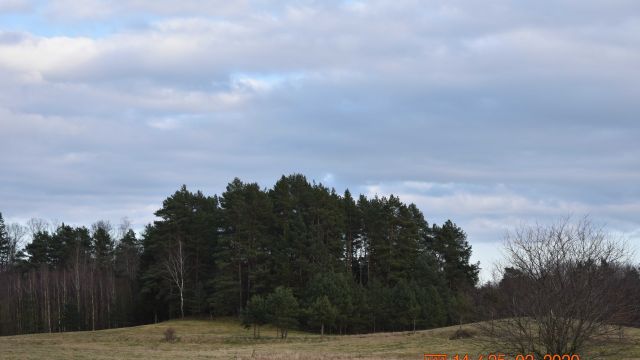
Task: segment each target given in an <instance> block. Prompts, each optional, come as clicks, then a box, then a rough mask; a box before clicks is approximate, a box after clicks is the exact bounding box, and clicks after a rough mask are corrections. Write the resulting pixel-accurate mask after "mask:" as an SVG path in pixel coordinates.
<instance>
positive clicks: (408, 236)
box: [0, 174, 478, 337]
mask: <svg viewBox="0 0 640 360" xmlns="http://www.w3.org/2000/svg"><path fill="white" fill-rule="evenodd" d="M356 199H357V200H356ZM356 199H354V197H353V196H352V194H351V193H350V192H349V191H348V190H347V191H345V192H344V195H342V196H341V195H339V194H338V193H336V191H335V190H334V189H329V188H327V187H325V186H323V185H322V184H316V183H314V182H309V181H308V180H307V179H306V178H305V177H304V176H303V175H300V174H294V175H290V176H282V177H281V178H280V179H279V180H278V181H277V182H276V183H275V184H274V186H273V188H271V189H262V188H260V186H259V185H258V184H256V183H245V182H242V181H241V180H240V179H237V178H236V179H234V180H233V181H232V182H231V183H229V184H228V186H227V187H226V189H225V191H224V192H223V193H222V194H221V195H220V197H218V196H213V197H210V196H205V195H204V194H203V193H202V192H200V191H196V192H192V191H189V190H188V189H187V188H186V186H184V185H183V186H182V187H180V189H178V191H176V192H175V193H174V194H172V195H171V196H169V197H168V198H167V199H165V200H164V201H163V203H162V207H161V208H160V209H159V210H158V211H156V212H155V215H156V216H157V218H158V219H157V220H156V221H154V222H153V223H152V224H149V225H147V226H146V228H145V230H144V231H143V232H142V233H141V234H140V235H139V236H136V234H135V233H134V232H133V231H132V230H128V229H127V228H126V227H124V228H120V232H119V235H118V236H116V235H114V232H113V231H111V226H110V225H109V223H107V222H104V221H100V222H97V223H96V224H94V226H93V227H92V228H91V231H89V230H88V229H87V228H84V227H81V228H74V227H71V226H68V225H65V224H62V225H61V226H59V227H58V228H57V229H56V230H55V231H54V232H53V233H50V232H47V231H45V230H41V231H38V232H36V234H34V236H33V239H32V241H31V243H29V244H28V245H26V247H25V248H24V250H23V252H24V256H22V260H21V263H20V264H19V266H16V267H15V269H16V271H15V275H12V276H15V277H14V278H11V279H12V281H16V282H17V283H18V285H19V287H21V289H23V290H22V291H23V292H25V294H28V296H26V295H25V296H24V298H21V299H20V304H22V305H21V306H23V308H22V309H21V311H19V312H16V314H14V315H11V316H12V318H11V319H12V320H11V321H15V323H16V324H20V328H18V326H16V330H12V331H13V332H24V331H26V329H31V330H30V331H41V330H49V326H51V327H52V329H57V327H56V326H60V327H61V328H64V329H71V328H78V329H83V330H84V329H93V328H102V327H111V326H124V325H130V324H135V323H148V322H155V321H162V320H167V319H170V318H175V317H179V316H181V315H182V313H183V312H184V315H185V316H230V315H231V316H240V317H241V319H242V321H243V324H245V325H246V326H254V331H255V333H256V336H258V335H259V326H260V325H262V324H264V323H265V322H270V323H273V324H274V325H275V326H276V327H277V328H278V329H279V330H278V331H279V334H280V336H282V337H286V334H287V330H288V329H291V328H295V327H298V326H300V327H302V328H304V329H307V330H314V331H317V330H320V332H321V333H323V332H324V331H325V330H326V331H331V332H332V333H339V334H343V333H361V332H370V331H391V330H408V329H416V328H429V327H436V326H443V325H448V324H453V323H458V322H460V321H461V320H462V321H466V319H468V318H469V319H470V317H468V316H467V313H468V312H469V308H470V304H471V302H470V301H469V297H468V296H466V295H467V294H468V293H470V292H471V290H472V289H473V287H474V285H475V284H476V282H477V278H478V265H477V264H469V259H470V256H471V247H470V246H469V244H468V242H467V239H466V234H465V233H464V231H462V229H460V228H459V227H457V226H456V225H455V224H454V223H453V222H451V221H447V222H446V223H445V224H443V225H442V226H438V225H431V226H430V225H429V224H428V223H427V221H426V220H425V219H424V216H423V214H422V213H421V211H420V210H419V209H418V208H417V207H416V206H415V205H414V204H405V203H403V202H402V201H401V200H400V199H399V198H398V197H396V196H393V195H392V196H389V197H378V196H375V197H373V198H370V199H369V198H367V197H365V196H363V195H360V196H358V197H357V198H356ZM0 219H1V217H0ZM1 224H2V221H0V257H1V256H2V251H3V250H2V249H3V248H2V244H3V242H2V241H3V240H2V236H3V235H2V226H1ZM177 248H178V249H181V252H180V254H181V256H180V259H182V260H183V264H184V266H183V267H182V268H181V274H180V276H179V279H178V280H176V278H175V277H174V276H172V275H171V271H170V267H169V266H168V264H170V260H172V259H174V260H175V255H176V253H175V250H176V249H177ZM0 260H1V259H0ZM51 279H55V281H56V282H57V284H61V285H60V286H59V288H55V289H54V288H47V287H46V286H44V284H46V283H47V281H49V282H50V281H52V280H51ZM33 284H35V285H33ZM76 284H78V285H76ZM35 286H38V287H41V288H38V290H37V291H35V290H32V288H33V287H35ZM56 291H57V293H64V294H65V296H66V298H64V297H63V298H64V302H63V303H61V304H58V305H57V306H55V308H56V309H57V311H58V312H59V314H57V313H56V315H55V316H56V317H57V318H51V319H50V318H47V317H46V316H45V315H44V313H43V309H46V308H47V307H46V306H45V305H43V302H44V301H51V296H50V293H54V292H56ZM2 296H3V295H2V293H0V297H2ZM1 301H2V299H1V298H0V303H1ZM56 301H57V300H56ZM298 302H299V303H298ZM28 304H33V306H32V307H27V305H28ZM29 306H31V305H29ZM300 307H301V308H302V309H304V311H300V309H299V308H300ZM76 315H78V318H76ZM2 316H3V315H2V314H0V320H2V319H1V318H2ZM50 322H51V324H52V325H49V323H50ZM56 324H61V325H56ZM0 331H2V330H0Z"/></svg>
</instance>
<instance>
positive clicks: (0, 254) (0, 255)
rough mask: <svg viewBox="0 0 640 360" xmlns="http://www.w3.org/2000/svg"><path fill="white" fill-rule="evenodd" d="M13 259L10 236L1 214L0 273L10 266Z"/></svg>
mask: <svg viewBox="0 0 640 360" xmlns="http://www.w3.org/2000/svg"><path fill="white" fill-rule="evenodd" d="M12 257H13V256H12V254H11V243H10V239H9V234H8V233H7V227H6V226H5V223H4V218H3V217H2V213H0V272H1V271H3V270H4V269H6V268H7V267H8V266H9V261H10V259H11V258H12Z"/></svg>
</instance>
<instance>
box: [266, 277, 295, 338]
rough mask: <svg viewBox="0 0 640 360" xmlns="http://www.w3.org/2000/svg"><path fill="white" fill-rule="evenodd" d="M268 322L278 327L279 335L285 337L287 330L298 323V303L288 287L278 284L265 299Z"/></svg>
mask: <svg viewBox="0 0 640 360" xmlns="http://www.w3.org/2000/svg"><path fill="white" fill-rule="evenodd" d="M266 303H267V309H268V314H269V322H270V323H272V324H273V325H275V326H276V327H277V328H278V331H279V333H280V337H281V338H283V339H286V338H287V334H288V330H289V329H291V328H293V327H295V326H297V325H298V319H297V317H298V314H299V311H300V309H299V305H298V300H297V299H296V298H295V296H293V291H291V289H289V288H285V287H282V286H278V287H277V288H276V289H275V290H274V292H273V293H271V294H269V296H268V297H267V300H266Z"/></svg>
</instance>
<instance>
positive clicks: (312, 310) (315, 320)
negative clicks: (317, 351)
mask: <svg viewBox="0 0 640 360" xmlns="http://www.w3.org/2000/svg"><path fill="white" fill-rule="evenodd" d="M308 313H309V319H310V320H311V323H312V324H315V325H318V326H320V335H321V336H324V329H325V326H331V325H333V324H334V322H335V320H336V316H337V315H338V309H336V307H335V306H333V304H331V301H329V298H328V297H327V296H326V295H325V296H321V297H319V298H317V299H316V300H315V301H314V302H313V303H312V304H311V306H310V307H309V310H308Z"/></svg>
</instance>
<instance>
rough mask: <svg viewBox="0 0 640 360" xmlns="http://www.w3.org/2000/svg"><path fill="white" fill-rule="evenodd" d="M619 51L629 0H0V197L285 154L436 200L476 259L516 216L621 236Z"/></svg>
mask: <svg viewBox="0 0 640 360" xmlns="http://www.w3.org/2000/svg"><path fill="white" fill-rule="evenodd" d="M639 64H640V2H638V1H636V0H628V1H627V0H608V1H594V0H556V1H545V0H541V1H516V0H513V1H506V0H491V1H472V0H468V1H457V0H446V1H445V0H442V1H435V0H392V1H377V0H374V1H336V0H325V1H312V0H301V1H267V0H254V1H252V0H238V1H227V0H224V1H218V0H215V1H197V0H182V1H168V0H130V1H116V0H85V1H81V2H79V1H75V0H51V1H37V0H33V1H29V0H0V79H1V80H0V154H2V155H1V156H0V212H2V214H3V215H4V217H5V219H6V220H7V221H8V222H25V221H26V220H28V219H29V218H32V217H38V218H44V219H50V220H56V221H64V222H66V223H71V224H78V225H89V224H91V223H93V222H95V221H96V220H99V219H106V220H110V221H111V222H112V223H115V224H117V223H118V222H120V221H121V219H122V218H123V217H127V218H128V219H129V221H131V222H132V225H133V226H134V227H135V228H137V229H142V228H143V227H144V225H145V224H147V223H149V222H151V221H153V220H154V216H153V212H154V211H155V210H157V209H159V208H160V206H161V204H162V200H163V199H164V198H166V197H167V196H169V195H170V194H172V193H173V192H174V191H175V190H177V189H178V188H179V186H180V185H181V184H186V185H187V186H188V187H189V188H190V189H192V190H197V189H200V190H202V191H204V192H205V193H206V194H210V195H213V194H220V193H221V192H223V191H224V188H225V186H226V184H227V183H228V182H230V181H231V180H232V179H233V178H234V177H239V178H241V179H242V180H244V181H247V182H254V181H255V182H258V183H259V184H260V185H261V186H263V187H271V186H272V185H273V184H274V182H275V181H276V180H277V179H278V178H279V177H280V176H281V175H282V174H291V173H303V174H305V175H306V176H307V177H308V178H309V180H315V181H316V182H321V183H323V184H325V185H327V186H330V187H335V189H336V190H337V191H339V192H342V191H344V189H346V188H349V189H350V190H351V192H352V193H362V194H366V195H369V196H373V195H376V194H377V195H389V194H397V195H399V196H400V198H401V199H402V200H403V201H405V202H413V203H415V204H417V205H418V207H419V208H420V209H421V210H422V211H423V213H424V214H425V217H426V219H427V221H428V222H429V223H442V222H444V221H445V220H447V219H452V220H453V221H454V222H455V223H457V224H458V225H459V226H461V227H462V228H463V229H464V230H465V231H466V233H467V235H468V239H469V242H470V243H471V245H472V246H473V249H474V255H473V260H474V261H480V262H481V266H482V268H483V272H482V276H483V278H484V279H487V278H488V276H489V270H490V268H491V263H492V262H493V261H494V260H496V259H497V258H499V256H500V255H499V253H500V251H499V249H500V244H501V242H502V240H503V237H504V234H505V232H506V231H508V230H509V229H513V228H514V227H515V226H519V225H521V224H525V223H534V222H537V223H543V224H544V223H549V222H554V221H556V220H557V219H559V218H562V217H566V216H569V215H572V216H577V217H581V216H585V215H588V216H590V217H591V219H592V220H593V221H595V222H597V223H599V224H602V225H605V226H606V227H607V229H609V230H610V231H611V232H613V233H616V234H620V235H621V236H623V237H625V238H627V239H629V240H630V242H631V243H632V244H638V245H640V142H639V139H640V117H639V115H640V101H638V99H640V86H639V85H638V84H640V66H639ZM637 258H638V259H639V260H638V261H640V257H637Z"/></svg>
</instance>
